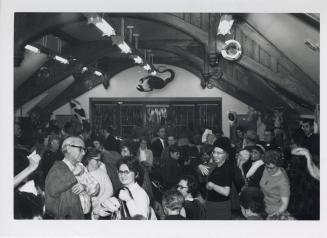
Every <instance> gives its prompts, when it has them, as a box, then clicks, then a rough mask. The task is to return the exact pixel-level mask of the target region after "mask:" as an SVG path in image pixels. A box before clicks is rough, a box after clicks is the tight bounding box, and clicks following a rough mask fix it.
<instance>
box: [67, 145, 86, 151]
mask: <svg viewBox="0 0 327 238" xmlns="http://www.w3.org/2000/svg"><path fill="white" fill-rule="evenodd" d="M69 146H71V147H74V148H79V151H82V150H83V151H84V152H86V148H85V147H83V146H80V145H69Z"/></svg>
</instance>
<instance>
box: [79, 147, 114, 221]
mask: <svg viewBox="0 0 327 238" xmlns="http://www.w3.org/2000/svg"><path fill="white" fill-rule="evenodd" d="M83 164H84V165H85V166H86V167H87V170H88V172H89V173H90V175H91V176H93V178H94V179H95V180H96V181H97V182H98V183H99V185H100V186H99V192H98V193H97V195H96V196H94V197H91V202H92V219H99V218H100V217H106V216H108V215H109V213H107V212H106V211H104V210H103V209H102V208H101V205H100V204H101V203H102V202H104V201H105V200H106V199H108V198H110V197H111V196H112V195H113V186H112V183H111V180H110V178H109V176H108V174H107V171H106V170H105V169H103V168H102V167H101V164H102V154H101V151H99V150H97V149H95V148H91V149H89V150H88V151H87V153H86V155H85V156H84V158H83Z"/></svg>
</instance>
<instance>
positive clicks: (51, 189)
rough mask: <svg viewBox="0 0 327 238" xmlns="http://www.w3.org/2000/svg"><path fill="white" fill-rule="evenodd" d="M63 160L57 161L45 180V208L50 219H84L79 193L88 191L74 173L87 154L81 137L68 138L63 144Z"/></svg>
mask: <svg viewBox="0 0 327 238" xmlns="http://www.w3.org/2000/svg"><path fill="white" fill-rule="evenodd" d="M61 150H62V152H63V154H64V158H63V160H62V161H56V162H55V163H54V165H53V166H52V167H51V169H50V170H49V173H48V175H47V177H46V180H45V210H46V218H48V219H84V213H83V209H82V205H81V201H80V198H79V194H80V193H82V192H83V191H86V190H87V188H86V186H85V185H82V184H80V183H78V181H77V179H76V178H75V176H74V174H73V172H72V171H73V170H74V169H75V167H76V165H77V164H79V163H80V162H81V160H82V158H83V156H84V155H85V145H84V142H83V140H82V139H81V138H79V137H68V138H66V139H65V140H64V141H63V143H62V146H61Z"/></svg>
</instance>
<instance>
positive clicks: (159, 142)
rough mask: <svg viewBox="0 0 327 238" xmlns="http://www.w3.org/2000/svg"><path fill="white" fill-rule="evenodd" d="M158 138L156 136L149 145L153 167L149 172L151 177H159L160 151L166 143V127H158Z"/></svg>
mask: <svg viewBox="0 0 327 238" xmlns="http://www.w3.org/2000/svg"><path fill="white" fill-rule="evenodd" d="M157 135H158V138H156V139H155V140H154V141H153V142H152V143H151V146H150V149H151V151H152V153H153V169H152V172H151V175H150V176H151V177H152V178H153V179H159V180H160V177H161V172H160V159H161V153H162V151H163V149H164V148H165V147H166V146H167V143H166V141H165V136H166V129H165V128H164V127H160V128H159V129H158V131H157Z"/></svg>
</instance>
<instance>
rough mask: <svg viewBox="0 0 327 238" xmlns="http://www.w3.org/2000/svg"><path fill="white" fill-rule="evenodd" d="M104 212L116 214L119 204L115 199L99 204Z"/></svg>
mask: <svg viewBox="0 0 327 238" xmlns="http://www.w3.org/2000/svg"><path fill="white" fill-rule="evenodd" d="M101 206H102V207H103V210H104V211H109V212H116V211H118V210H119V208H120V203H119V201H118V199H117V198H116V197H111V198H108V199H107V200H105V201H104V202H102V203H101Z"/></svg>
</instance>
